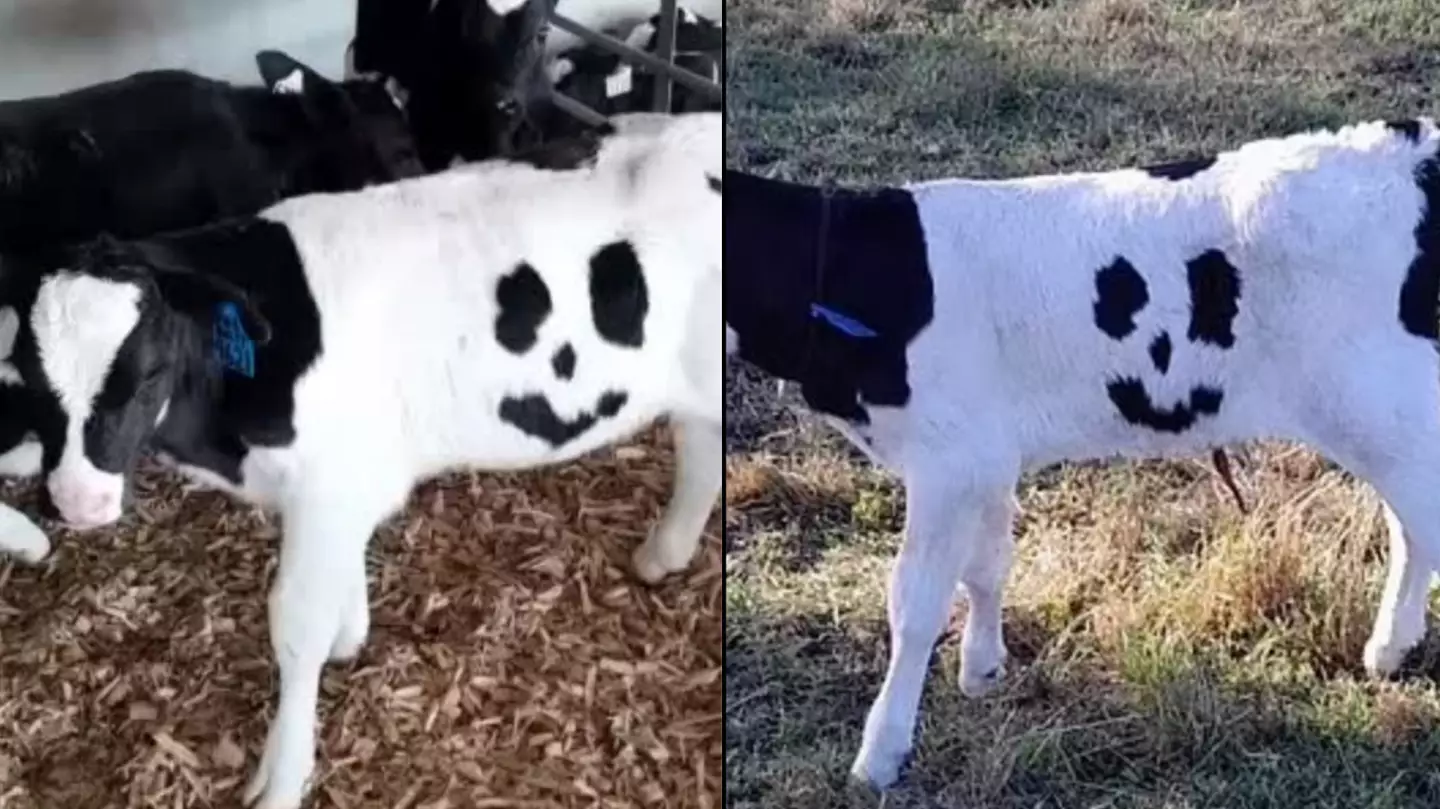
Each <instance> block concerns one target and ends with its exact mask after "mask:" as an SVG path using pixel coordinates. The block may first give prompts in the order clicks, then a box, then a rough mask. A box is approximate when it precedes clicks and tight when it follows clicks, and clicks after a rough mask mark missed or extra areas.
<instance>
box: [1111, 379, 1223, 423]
mask: <svg viewBox="0 0 1440 809" xmlns="http://www.w3.org/2000/svg"><path fill="white" fill-rule="evenodd" d="M1106 390H1108V391H1109V393H1110V401H1111V402H1113V403H1114V404H1115V409H1116V410H1119V411H1120V415H1121V416H1122V417H1123V418H1124V419H1125V420H1126V421H1128V422H1130V423H1131V424H1134V425H1137V426H1140V427H1149V428H1150V429H1152V430H1155V431H1157V432H1162V433H1183V432H1185V431H1186V430H1188V429H1190V428H1191V427H1193V426H1194V425H1195V422H1196V421H1197V420H1198V419H1199V418H1200V416H1213V415H1215V414H1217V413H1219V412H1220V404H1221V402H1223V401H1224V399H1225V392H1224V391H1222V390H1220V389H1219V388H1214V387H1210V386H1208V385H1201V386H1199V387H1195V388H1192V389H1191V390H1190V398H1189V402H1188V403H1181V404H1177V405H1175V406H1174V407H1172V408H1168V409H1162V408H1158V407H1156V406H1155V403H1154V402H1153V401H1151V399H1150V394H1149V392H1147V391H1146V390H1145V385H1144V384H1143V383H1142V382H1141V381H1140V380H1138V379H1134V378H1125V379H1116V380H1114V381H1112V382H1111V383H1110V384H1109V385H1107V386H1106Z"/></svg>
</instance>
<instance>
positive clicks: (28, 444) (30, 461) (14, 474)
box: [0, 441, 41, 478]
mask: <svg viewBox="0 0 1440 809" xmlns="http://www.w3.org/2000/svg"><path fill="white" fill-rule="evenodd" d="M40 456H41V449H40V442H39V441H22V442H20V443H19V444H16V445H15V446H14V447H12V448H10V449H9V450H8V451H6V452H5V453H4V454H0V477H7V478H33V477H35V476H36V475H38V474H40V460H41V457H40Z"/></svg>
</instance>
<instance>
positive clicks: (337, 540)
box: [244, 492, 390, 809]
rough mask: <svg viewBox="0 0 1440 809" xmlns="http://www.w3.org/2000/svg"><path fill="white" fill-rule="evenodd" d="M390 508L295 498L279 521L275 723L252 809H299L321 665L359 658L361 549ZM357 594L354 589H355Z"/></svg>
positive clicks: (250, 794)
mask: <svg viewBox="0 0 1440 809" xmlns="http://www.w3.org/2000/svg"><path fill="white" fill-rule="evenodd" d="M366 502H370V503H374V502H386V503H388V502H390V500H388V499H381V498H371V497H369V496H368V495H367V494H366V493H361V492H352V493H350V494H349V495H348V496H345V497H344V498H343V499H341V498H333V497H332V498H324V497H311V498H296V499H295V500H294V501H293V502H292V504H291V505H289V506H287V508H286V510H285V514H284V531H285V533H284V539H283V541H282V544H281V548H280V564H279V566H278V569H277V570H276V573H275V581H274V583H273V584H272V586H271V590H270V605H269V617H270V644H271V647H272V648H273V649H274V652H275V662H276V664H277V666H278V668H279V679H280V697H279V702H278V704H277V706H276V709H275V718H274V719H273V720H272V721H271V723H270V728H269V732H268V734H267V736H266V739H265V751H264V753H263V754H262V756H261V758H260V764H259V766H258V767H257V768H256V770H255V773H254V775H253V777H252V778H251V780H250V783H249V785H248V786H247V787H246V788H245V794H244V800H245V803H246V804H247V805H254V806H255V807H256V809H298V807H299V806H300V802H301V800H302V799H303V798H304V795H305V791H306V787H307V781H308V780H309V778H310V775H311V773H312V772H313V770H314V768H315V737H316V732H315V731H316V712H317V711H318V709H319V691H320V674H321V669H322V668H323V667H324V665H325V661H326V659H327V658H328V657H343V656H348V655H350V654H353V653H355V652H358V651H359V645H360V643H362V642H363V641H364V633H365V630H366V629H367V628H368V624H369V611H368V605H364V604H361V605H360V607H361V608H363V618H361V617H360V614H357V603H356V599H357V598H360V599H364V597H365V546H366V543H367V542H368V541H369V539H370V536H371V534H372V533H373V532H374V530H375V526H376V525H377V524H379V522H380V521H381V520H382V519H383V518H384V516H385V514H386V513H388V511H390V509H385V510H378V509H375V508H373V507H371V508H368V509H367V508H366V507H365V506H363V505H357V504H361V503H366ZM357 587H358V589H357Z"/></svg>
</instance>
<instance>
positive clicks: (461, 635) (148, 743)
mask: <svg viewBox="0 0 1440 809" xmlns="http://www.w3.org/2000/svg"><path fill="white" fill-rule="evenodd" d="M716 5H717V6H718V3H717V4H716ZM354 16H355V9H354V6H353V3H351V2H348V1H343V0H342V1H341V2H336V0H252V2H247V3H232V2H228V1H227V0H0V99H7V98H23V97H28V96H34V95H39V94H49V93H55V92H60V91H63V90H67V89H71V88H74V87H78V86H83V85H85V84H89V83H93V82H97V81H102V80H106V79H111V78H118V77H120V76H124V75H127V74H129V73H132V72H135V71H139V70H144V69H149V68H156V67H164V68H188V69H191V70H194V71H196V72H199V73H201V74H203V75H207V76H210V77H213V78H220V79H227V80H230V81H234V82H239V83H255V82H256V81H257V75H256V71H255V62H254V53H255V51H256V50H258V49H260V48H278V49H280V50H283V51H286V52H288V53H289V54H291V55H292V56H295V57H296V58H298V59H299V60H301V61H302V62H305V63H307V64H309V65H311V66H312V67H314V68H315V69H317V70H318V71H319V72H321V73H322V74H324V75H326V76H328V77H331V78H336V79H338V78H340V76H341V75H342V72H343V69H344V51H345V46H346V44H347V42H348V40H349V38H350V36H351V32H352V30H353V25H354ZM672 473H673V458H672V456H671V449H670V442H669V434H668V431H667V430H666V429H665V428H664V427H663V426H657V427H655V428H653V429H651V430H649V431H647V432H646V433H644V434H643V435H641V436H638V437H637V438H636V439H635V440H634V441H633V442H631V443H630V444H628V445H626V446H622V447H617V448H613V449H610V450H606V451H601V452H598V453H595V454H594V455H592V456H591V457H587V458H585V459H583V460H581V461H579V462H577V463H574V464H569V465H566V466H563V467H560V468H555V469H547V470H539V471H536V472H533V473H526V474H511V475H492V474H464V475H455V476H451V477H448V478H445V479H443V480H439V481H435V482H433V483H431V484H428V485H424V486H421V487H419V488H417V489H416V491H415V492H414V494H413V496H412V499H411V505H410V507H409V508H408V510H407V511H406V512H405V513H403V514H402V515H399V516H397V517H396V518H394V519H393V520H391V521H390V522H389V523H388V524H387V525H386V526H385V527H384V528H383V529H382V531H381V532H380V533H379V534H378V536H377V537H376V539H375V540H374V541H373V542H372V543H371V546H370V553H369V565H368V570H369V577H370V595H371V605H372V610H373V629H372V632H371V636H370V641H369V642H368V643H367V645H366V649H365V651H364V652H363V653H362V654H361V656H360V658H359V660H357V661H356V662H354V663H352V664H345V665H336V664H332V665H330V666H328V667H327V668H326V671H325V676H324V681H323V683H322V700H321V716H320V721H321V723H322V725H321V734H322V738H321V743H320V749H319V751H318V753H319V769H318V771H317V775H316V784H315V787H314V789H313V792H312V795H313V797H312V800H311V801H310V803H309V805H312V806H316V807H342V808H344V807H354V808H356V809H359V808H360V807H428V809H441V807H478V806H488V807H510V806H514V807H550V806H556V807H559V806H577V807H578V806H607V807H609V806H616V807H618V806H674V807H714V806H718V805H719V795H720V777H721V747H720V732H721V717H720V701H721V668H720V666H721V662H720V655H721V651H720V650H721V583H722V569H721V561H720V547H719V545H720V543H719V540H718V532H719V526H718V520H717V521H716V522H714V523H712V527H711V529H710V530H709V531H708V532H707V537H706V541H705V543H704V546H703V548H702V550H701V553H700V555H699V557H698V558H697V560H696V562H695V563H694V564H693V565H692V566H691V568H690V569H689V571H688V572H687V573H685V574H681V575H679V576H676V577H672V578H671V579H669V580H667V582H666V583H664V584H663V585H661V586H659V587H655V588H652V587H647V586H645V585H642V584H639V583H638V582H636V580H635V579H634V577H633V576H632V575H631V573H630V571H629V554H630V551H631V550H632V549H633V547H634V546H635V545H636V544H637V543H639V542H640V541H641V540H642V539H643V538H644V536H645V534H646V532H648V531H649V529H650V526H652V525H653V524H654V522H655V520H656V519H657V518H658V516H659V513H660V504H661V503H663V502H664V500H665V499H666V498H668V496H669V492H670V487H671V475H672ZM0 495H3V498H4V499H5V501H6V502H9V503H16V504H20V505H23V506H26V507H27V508H28V509H29V510H30V511H31V513H35V511H34V505H35V487H34V486H33V484H30V483H25V482H19V483H15V482H12V483H7V484H5V485H4V490H3V492H0ZM47 527H49V526H47ZM52 539H53V540H54V544H55V552H54V553H53V555H52V556H51V558H50V559H49V560H47V561H46V563H45V564H43V565H42V566H40V567H38V568H26V567H21V566H18V565H16V564H14V563H12V562H10V561H0V808H3V809H53V808H54V807H62V806H63V807H67V809H92V808H93V809H100V808H101V807H122V806H123V807H140V806H167V807H200V806H217V805H220V806H223V805H231V803H232V802H234V801H237V800H238V797H237V796H238V792H239V790H240V788H241V787H242V786H243V781H244V779H245V777H246V776H247V775H248V774H249V772H250V770H251V768H253V766H254V765H255V758H256V756H257V755H258V752H259V750H260V748H261V745H262V743H263V741H264V730H265V725H264V721H265V718H266V717H267V715H268V713H269V711H270V710H271V706H272V702H273V700H272V698H273V688H274V674H273V665H272V661H271V653H270V648H269V641H268V637H267V630H266V620H265V603H266V591H267V588H268V586H269V582H270V577H271V573H272V571H273V566H274V556H275V551H276V549H277V543H276V540H277V539H278V526H277V525H275V524H273V523H272V522H271V521H269V520H267V519H266V518H265V516H264V515H262V514H261V513H259V512H258V511H255V510H251V509H248V508H245V507H242V506H240V505H237V504H236V503H235V502H233V501H231V500H230V499H228V498H226V497H225V496H223V495H220V494H217V493H214V492H206V491H197V490H194V489H192V488H191V487H189V486H188V485H186V484H184V483H183V482H182V481H181V480H180V479H179V478H178V477H176V476H174V475H172V474H169V473H166V472H163V471H162V470H160V469H159V468H158V467H155V466H152V467H147V468H145V469H143V470H142V471H141V473H140V474H139V475H138V476H137V480H136V504H135V507H134V509H133V510H132V511H131V513H130V514H128V515H127V517H126V518H125V520H124V521H123V522H122V523H121V524H120V525H119V526H118V527H116V528H113V529H109V530H104V531H100V532H97V533H92V534H86V535H73V534H66V533H64V532H52Z"/></svg>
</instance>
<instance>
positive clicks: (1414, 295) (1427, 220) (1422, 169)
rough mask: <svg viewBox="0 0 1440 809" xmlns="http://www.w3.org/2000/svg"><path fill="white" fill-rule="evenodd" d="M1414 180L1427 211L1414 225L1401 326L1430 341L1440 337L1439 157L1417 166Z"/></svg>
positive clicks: (1402, 288) (1403, 290) (1402, 304)
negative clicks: (1412, 258)
mask: <svg viewBox="0 0 1440 809" xmlns="http://www.w3.org/2000/svg"><path fill="white" fill-rule="evenodd" d="M1415 183H1416V185H1418V186H1420V190H1421V191H1422V192H1423V193H1424V194H1425V213H1424V214H1423V215H1422V216H1421V217H1420V224H1418V225H1416V226H1415V248H1416V255H1415V260H1414V261H1412V262H1410V270H1409V271H1408V272H1407V273H1406V274H1405V282H1404V283H1403V284H1401V285H1400V325H1401V326H1404V327H1405V331H1407V332H1409V333H1411V334H1413V335H1415V336H1416V337H1423V338H1425V339H1427V340H1440V311H1437V306H1440V304H1437V301H1440V158H1435V157H1432V158H1430V159H1429V160H1426V161H1425V162H1423V163H1421V164H1420V165H1419V167H1417V168H1416V169H1415Z"/></svg>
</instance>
